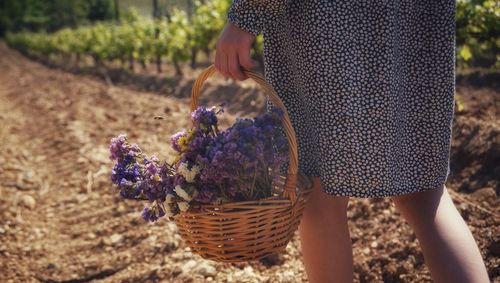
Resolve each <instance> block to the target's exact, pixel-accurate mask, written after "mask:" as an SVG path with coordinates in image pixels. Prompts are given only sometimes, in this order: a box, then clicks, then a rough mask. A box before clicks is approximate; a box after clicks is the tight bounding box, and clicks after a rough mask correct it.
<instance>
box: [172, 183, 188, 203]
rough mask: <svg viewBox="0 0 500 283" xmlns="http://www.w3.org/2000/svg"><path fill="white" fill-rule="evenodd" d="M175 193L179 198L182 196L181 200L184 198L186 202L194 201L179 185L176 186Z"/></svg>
mask: <svg viewBox="0 0 500 283" xmlns="http://www.w3.org/2000/svg"><path fill="white" fill-rule="evenodd" d="M174 191H175V193H176V194H177V195H178V196H180V197H181V198H183V199H184V200H186V201H190V200H191V199H192V198H191V196H189V194H188V193H187V192H186V191H185V190H184V189H182V188H181V186H179V185H177V186H175V189H174Z"/></svg>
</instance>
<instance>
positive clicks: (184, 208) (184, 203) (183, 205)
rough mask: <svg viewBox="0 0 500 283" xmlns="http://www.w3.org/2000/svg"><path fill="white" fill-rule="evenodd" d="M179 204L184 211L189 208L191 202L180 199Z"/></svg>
mask: <svg viewBox="0 0 500 283" xmlns="http://www.w3.org/2000/svg"><path fill="white" fill-rule="evenodd" d="M177 206H179V209H180V210H181V211H182V212H184V211H187V210H188V209H189V203H188V202H186V201H180V202H178V203H177Z"/></svg>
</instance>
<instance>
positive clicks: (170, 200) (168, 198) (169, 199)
mask: <svg viewBox="0 0 500 283" xmlns="http://www.w3.org/2000/svg"><path fill="white" fill-rule="evenodd" d="M174 198H175V196H174V195H173V194H167V196H166V197H165V203H173V202H174Z"/></svg>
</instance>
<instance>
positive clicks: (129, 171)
mask: <svg viewBox="0 0 500 283" xmlns="http://www.w3.org/2000/svg"><path fill="white" fill-rule="evenodd" d="M222 112H223V109H222V107H220V106H217V107H212V108H205V107H198V108H197V109H196V110H195V111H194V112H192V113H191V118H192V120H193V125H194V126H193V127H192V128H190V129H186V130H183V131H181V132H178V133H176V134H174V135H173V136H172V137H171V140H170V141H171V147H172V148H173V149H174V150H175V152H176V157H175V160H173V162H172V163H167V162H160V161H159V160H158V158H156V157H155V156H148V155H146V154H144V153H143V152H142V151H141V149H140V148H139V146H137V145H136V144H131V143H129V142H128V140H127V138H126V136H125V135H124V134H121V135H119V136H117V137H115V138H113V139H112V140H111V145H110V152H111V159H112V160H114V161H115V162H116V163H115V165H114V167H113V170H112V174H111V180H112V182H113V183H114V184H116V185H117V187H118V188H119V189H120V195H121V196H122V197H124V198H127V199H140V200H148V201H149V205H148V206H147V207H145V208H144V210H143V211H142V217H143V218H144V219H145V220H147V221H156V220H158V219H159V218H160V217H162V216H167V217H169V218H170V219H171V220H173V217H174V216H176V215H177V214H179V213H181V212H185V211H188V210H196V209H202V208H200V206H199V204H221V203H225V202H239V201H248V200H259V199H264V198H268V197H271V196H273V191H272V188H273V177H274V176H278V174H276V173H278V172H279V170H280V168H281V166H282V165H283V164H285V163H286V162H287V161H288V153H289V151H288V150H289V148H288V146H289V145H288V142H287V139H286V137H285V135H284V134H283V132H282V131H280V130H279V127H278V126H279V125H280V124H281V121H282V118H283V111H282V110H281V109H279V108H273V109H272V110H271V111H269V112H266V113H265V114H262V115H259V116H257V117H255V118H253V119H251V118H238V119H237V120H236V122H235V123H234V124H233V125H232V126H230V127H229V128H227V129H226V130H223V131H220V130H219V128H218V119H217V115H219V114H220V113H222Z"/></svg>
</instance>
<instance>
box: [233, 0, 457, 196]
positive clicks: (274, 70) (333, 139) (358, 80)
mask: <svg viewBox="0 0 500 283" xmlns="http://www.w3.org/2000/svg"><path fill="white" fill-rule="evenodd" d="M228 20H229V21H230V22H232V23H233V24H235V25H236V26H238V27H239V28H241V29H243V30H245V31H247V32H249V33H252V34H254V35H257V34H259V33H263V35H264V62H265V63H264V68H265V74H266V79H267V80H268V82H269V83H270V84H271V85H272V86H273V87H274V88H275V90H276V92H277V93H278V95H279V96H280V97H281V99H282V100H283V102H284V103H285V106H286V107H287V110H288V112H289V115H290V119H291V120H292V124H293V126H294V128H295V130H296V132H297V141H298V151H299V173H301V174H305V175H309V176H319V177H320V178H321V182H322V184H323V190H324V191H325V192H326V193H328V194H331V195H335V196H351V197H363V198H372V197H386V196H393V195H402V194H408V193H414V192H419V191H425V190H430V189H436V188H438V187H441V186H442V185H443V184H444V182H445V181H446V179H447V176H448V174H449V152H450V140H451V125H452V120H453V113H454V89H455V76H454V71H455V1H454V0H421V1H414V0H352V1H345V0H234V1H233V3H232V5H231V7H230V9H229V13H228ZM268 106H269V107H270V102H268Z"/></svg>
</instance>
